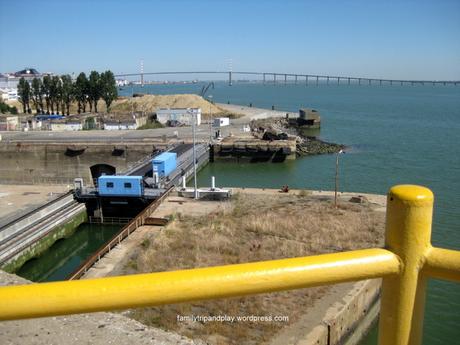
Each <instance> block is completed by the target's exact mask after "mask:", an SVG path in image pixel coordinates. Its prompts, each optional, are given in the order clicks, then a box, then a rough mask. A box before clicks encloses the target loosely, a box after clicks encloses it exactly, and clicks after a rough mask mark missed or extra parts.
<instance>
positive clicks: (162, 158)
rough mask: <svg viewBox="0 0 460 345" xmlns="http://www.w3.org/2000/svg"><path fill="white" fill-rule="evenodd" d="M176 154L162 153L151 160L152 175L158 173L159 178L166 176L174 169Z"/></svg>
mask: <svg viewBox="0 0 460 345" xmlns="http://www.w3.org/2000/svg"><path fill="white" fill-rule="evenodd" d="M176 160H177V153H175V152H163V153H162V154H161V155H159V156H157V157H155V158H154V159H152V166H153V173H154V174H155V173H158V176H159V177H164V176H168V175H169V174H171V173H172V172H173V171H174V170H175V169H176V166H177V164H176Z"/></svg>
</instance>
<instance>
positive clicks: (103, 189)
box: [97, 175, 144, 197]
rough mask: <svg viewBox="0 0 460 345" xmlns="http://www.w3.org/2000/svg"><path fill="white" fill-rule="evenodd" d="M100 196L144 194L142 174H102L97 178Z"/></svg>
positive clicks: (134, 195)
mask: <svg viewBox="0 0 460 345" xmlns="http://www.w3.org/2000/svg"><path fill="white" fill-rule="evenodd" d="M97 185H98V189H99V195H101V196H132V197H141V196H142V195H143V194H144V185H143V181H142V176H117V175H102V176H99V178H98V179H97Z"/></svg>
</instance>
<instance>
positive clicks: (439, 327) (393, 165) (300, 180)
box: [121, 82, 460, 345]
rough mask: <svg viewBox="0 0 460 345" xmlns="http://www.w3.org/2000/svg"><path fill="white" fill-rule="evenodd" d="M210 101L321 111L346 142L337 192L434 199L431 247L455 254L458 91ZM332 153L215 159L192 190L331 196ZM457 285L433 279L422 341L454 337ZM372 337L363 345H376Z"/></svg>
mask: <svg viewBox="0 0 460 345" xmlns="http://www.w3.org/2000/svg"><path fill="white" fill-rule="evenodd" d="M202 86H203V84H202V83H198V84H185V85H145V86H144V87H142V88H141V87H140V86H136V87H135V88H134V89H133V90H132V89H131V87H127V88H125V90H123V91H122V92H121V94H125V95H129V94H130V93H131V92H133V91H134V92H139V93H156V94H172V93H199V92H200V90H201V88H202ZM209 93H212V95H213V100H214V101H215V102H221V103H227V102H230V103H232V104H241V105H246V106H247V105H249V104H250V103H252V105H253V106H254V107H264V108H271V107H272V106H274V107H275V109H277V110H285V111H294V112H295V111H298V110H299V108H301V107H309V108H314V109H316V110H318V111H319V112H320V113H321V119H322V123H321V126H322V127H321V139H323V140H326V141H331V142H335V143H340V144H345V145H347V147H348V149H347V153H346V154H344V155H341V156H340V164H339V166H340V168H339V182H340V190H342V191H354V192H363V193H379V194H385V193H386V192H387V191H388V189H389V188H390V187H391V186H393V185H396V184H402V183H410V184H420V185H424V186H427V187H429V188H430V189H431V190H433V192H434V193H435V211H434V225H433V236H432V239H433V244H434V245H435V246H440V247H444V248H451V249H456V250H460V212H459V211H460V181H459V178H460V146H459V144H460V86H457V87H456V86H441V85H436V86H432V85H416V86H410V85H404V86H400V85H382V86H379V85H371V86H367V85H366V86H364V85H361V86H360V85H325V84H320V85H318V86H314V85H309V86H305V85H294V84H288V85H283V84H279V85H263V84H261V83H234V85H233V86H228V85H227V84H226V83H224V82H220V83H215V87H214V89H210V91H209ZM334 174H335V155H322V156H313V157H303V158H299V159H297V160H295V161H286V162H284V163H257V164H251V163H248V162H240V163H237V162H222V161H221V162H216V163H213V164H209V165H208V166H207V167H206V168H204V170H202V171H201V172H200V174H199V185H202V186H207V185H210V179H211V176H216V183H217V185H218V186H240V187H241V186H245V187H267V188H268V187H270V188H279V187H281V186H283V185H289V186H290V187H292V188H305V189H314V190H333V189H334ZM459 310H460V285H458V284H454V283H450V282H445V281H438V280H431V281H430V282H429V284H428V294H427V303H426V312H425V323H424V340H423V344H425V345H428V344H429V345H436V344H453V343H455V342H457V343H458V341H459V340H458V339H460V338H459V337H460V327H459V325H460V312H459ZM375 339H376V331H375V330H374V331H373V332H371V336H370V338H369V339H368V340H366V344H375Z"/></svg>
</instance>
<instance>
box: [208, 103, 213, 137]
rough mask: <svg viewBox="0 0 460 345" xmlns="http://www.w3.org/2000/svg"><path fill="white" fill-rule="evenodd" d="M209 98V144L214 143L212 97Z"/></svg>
mask: <svg viewBox="0 0 460 345" xmlns="http://www.w3.org/2000/svg"><path fill="white" fill-rule="evenodd" d="M208 98H209V144H211V143H212V95H209V96H208Z"/></svg>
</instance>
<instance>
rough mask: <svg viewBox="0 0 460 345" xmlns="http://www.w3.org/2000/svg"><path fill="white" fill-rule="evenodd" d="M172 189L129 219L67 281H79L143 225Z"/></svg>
mask: <svg viewBox="0 0 460 345" xmlns="http://www.w3.org/2000/svg"><path fill="white" fill-rule="evenodd" d="M173 189H174V187H170V188H169V189H167V190H166V191H165V193H164V194H163V195H162V196H161V197H159V198H158V199H157V200H155V201H154V202H152V203H151V204H149V205H148V206H147V207H146V208H144V209H143V210H142V211H141V212H140V213H139V214H138V215H137V216H136V217H135V218H133V219H131V220H130V221H129V222H128V224H126V225H125V226H124V227H123V228H122V229H121V230H120V231H119V232H118V233H117V234H115V235H114V236H113V237H112V238H111V239H110V241H108V242H107V243H106V244H104V245H103V246H102V247H101V248H99V249H98V250H97V251H96V253H94V254H93V255H92V256H90V257H89V258H88V259H86V260H85V261H83V262H82V263H81V264H80V266H78V267H77V268H76V269H75V271H73V272H72V273H71V274H70V275H69V277H68V278H67V279H68V280H75V279H79V278H80V277H81V276H83V275H84V274H85V273H86V272H87V271H88V269H90V268H91V267H92V266H93V265H94V264H95V263H96V262H98V261H99V260H100V259H101V258H102V257H104V255H105V254H107V253H108V252H110V251H111V250H112V248H114V247H115V246H117V245H118V244H119V243H121V241H123V240H124V239H125V238H126V237H128V236H129V235H130V234H131V233H132V232H134V231H135V230H136V229H137V228H138V227H140V226H142V225H144V223H145V220H146V219H147V218H148V217H150V214H151V213H152V212H153V211H154V210H155V209H156V208H157V207H158V206H160V204H161V203H162V202H163V200H164V199H165V198H166V197H167V196H168V195H169V193H171V191H172V190H173Z"/></svg>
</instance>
